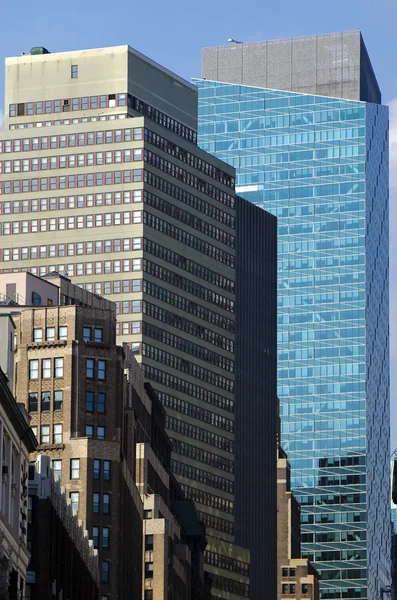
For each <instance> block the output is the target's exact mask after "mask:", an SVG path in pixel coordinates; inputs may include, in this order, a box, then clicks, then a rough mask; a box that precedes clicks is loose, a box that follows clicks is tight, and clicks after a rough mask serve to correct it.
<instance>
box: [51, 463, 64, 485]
mask: <svg viewBox="0 0 397 600" xmlns="http://www.w3.org/2000/svg"><path fill="white" fill-rule="evenodd" d="M52 473H53V475H54V479H55V481H60V480H61V479H62V461H61V460H53V461H52Z"/></svg>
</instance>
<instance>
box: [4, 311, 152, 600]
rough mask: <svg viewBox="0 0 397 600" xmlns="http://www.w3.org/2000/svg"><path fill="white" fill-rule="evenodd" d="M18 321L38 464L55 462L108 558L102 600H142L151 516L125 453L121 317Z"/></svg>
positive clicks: (31, 314) (54, 315)
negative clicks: (42, 458)
mask: <svg viewBox="0 0 397 600" xmlns="http://www.w3.org/2000/svg"><path fill="white" fill-rule="evenodd" d="M15 320H16V347H15V395H16V398H17V400H18V401H21V402H23V403H24V404H25V406H26V409H27V410H28V411H29V414H30V416H31V425H32V429H33V431H34V432H35V434H36V437H37V439H38V441H39V447H38V449H37V454H36V455H33V457H32V458H33V459H35V458H36V456H37V455H38V454H41V453H44V454H46V455H47V456H49V457H50V459H51V466H52V469H53V473H54V476H55V478H57V479H59V481H60V482H61V484H62V486H63V487H64V488H65V490H66V494H67V496H68V498H69V499H70V501H71V504H72V508H73V510H75V511H76V512H77V514H78V518H79V519H80V520H81V521H82V523H83V527H84V528H85V529H87V530H88V532H89V536H90V538H92V539H93V540H94V546H95V547H96V548H98V552H99V565H100V578H101V584H100V592H101V599H102V600H107V599H108V598H109V597H113V598H123V597H125V596H124V594H127V592H128V593H131V592H133V593H134V594H135V597H138V596H139V595H140V591H141V568H140V565H141V556H142V517H143V512H142V511H143V508H142V502H141V499H140V497H139V494H138V491H137V489H136V486H135V483H134V479H133V473H134V463H133V460H132V457H129V459H127V457H126V455H125V454H124V452H123V448H124V447H127V446H128V444H130V443H131V444H133V442H134V440H133V439H132V440H129V436H131V435H132V434H133V430H132V429H131V428H130V427H124V422H125V418H124V417H125V414H124V408H125V407H124V392H125V386H124V352H123V349H122V348H121V347H119V346H116V335H115V328H116V323H115V316H114V312H113V311H112V310H103V309H98V308H89V307H85V306H76V305H74V306H56V307H55V306H54V307H37V308H30V309H29V308H25V309H23V310H22V312H21V313H20V314H19V315H18V316H16V317H15ZM121 530H122V531H123V535H122V536H120V534H119V532H120V531H121Z"/></svg>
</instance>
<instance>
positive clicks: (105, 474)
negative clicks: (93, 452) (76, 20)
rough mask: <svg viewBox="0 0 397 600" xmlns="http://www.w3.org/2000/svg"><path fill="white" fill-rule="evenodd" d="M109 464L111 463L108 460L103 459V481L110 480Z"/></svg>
mask: <svg viewBox="0 0 397 600" xmlns="http://www.w3.org/2000/svg"><path fill="white" fill-rule="evenodd" d="M111 464H112V463H111V461H110V460H104V461H103V479H104V481H110V469H111Z"/></svg>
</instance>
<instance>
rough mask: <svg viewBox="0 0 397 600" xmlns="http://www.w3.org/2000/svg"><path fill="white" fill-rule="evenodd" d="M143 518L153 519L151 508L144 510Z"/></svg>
mask: <svg viewBox="0 0 397 600" xmlns="http://www.w3.org/2000/svg"><path fill="white" fill-rule="evenodd" d="M143 518H144V519H151V518H152V511H151V510H144V511H143Z"/></svg>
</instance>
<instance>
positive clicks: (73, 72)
mask: <svg viewBox="0 0 397 600" xmlns="http://www.w3.org/2000/svg"><path fill="white" fill-rule="evenodd" d="M70 71H71V72H70V77H71V78H72V79H77V78H78V76H79V67H78V65H72V67H71V70H70Z"/></svg>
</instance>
